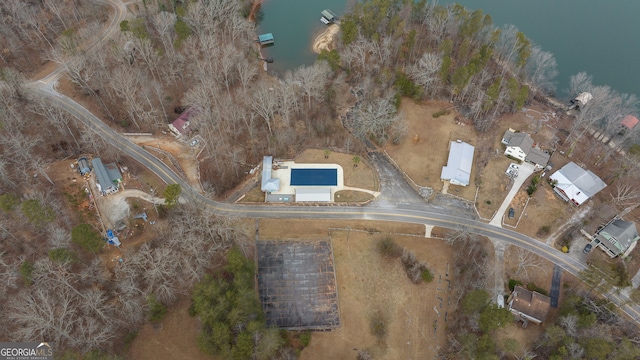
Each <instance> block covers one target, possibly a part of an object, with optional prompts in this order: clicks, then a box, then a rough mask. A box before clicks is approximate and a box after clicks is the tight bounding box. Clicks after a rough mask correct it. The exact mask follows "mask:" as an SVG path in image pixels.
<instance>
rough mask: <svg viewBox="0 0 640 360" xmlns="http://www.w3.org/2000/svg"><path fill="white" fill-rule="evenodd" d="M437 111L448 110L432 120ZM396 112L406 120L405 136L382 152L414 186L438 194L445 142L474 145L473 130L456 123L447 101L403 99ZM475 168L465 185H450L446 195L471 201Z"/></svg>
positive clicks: (445, 151)
mask: <svg viewBox="0 0 640 360" xmlns="http://www.w3.org/2000/svg"><path fill="white" fill-rule="evenodd" d="M439 111H448V114H446V115H442V116H439V117H435V118H434V117H433V114H435V113H437V112H439ZM400 112H401V113H402V114H403V116H404V118H405V119H406V121H407V125H408V131H407V136H406V137H405V139H404V140H402V141H401V142H400V143H399V144H397V145H394V144H389V145H387V146H386V147H385V150H386V151H387V153H389V155H390V156H391V157H392V158H393V159H394V160H395V161H396V163H398V165H399V166H400V168H401V169H402V170H403V171H404V172H405V173H406V174H407V175H408V176H409V177H410V178H411V179H412V180H413V181H414V182H415V183H416V184H418V185H419V186H428V187H430V188H433V189H434V190H436V191H442V187H443V182H442V181H441V180H440V173H441V172H442V167H443V166H445V165H446V164H447V159H448V157H449V142H450V141H456V140H462V141H464V142H467V143H469V144H471V145H473V146H477V140H478V135H477V133H476V131H475V130H474V129H473V127H472V126H470V125H468V124H465V123H463V122H460V121H457V120H456V112H455V109H453V105H452V104H451V103H448V102H437V101H428V102H424V103H416V102H415V101H413V100H411V99H407V98H405V99H403V100H402V103H401V104H400ZM477 151H478V150H477V149H476V152H477ZM477 167H478V166H477V164H475V163H474V165H473V167H472V169H471V172H472V174H471V183H470V184H469V186H466V187H462V186H450V187H449V193H451V194H453V195H456V196H460V197H463V198H465V199H468V200H473V199H474V196H475V191H476V185H475V181H474V178H475V172H476V171H477Z"/></svg>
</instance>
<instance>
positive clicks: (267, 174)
mask: <svg viewBox="0 0 640 360" xmlns="http://www.w3.org/2000/svg"><path fill="white" fill-rule="evenodd" d="M272 167H273V157H272V156H265V157H263V158H262V184H261V185H260V190H262V191H264V192H273V191H278V190H280V179H272V178H271V169H272Z"/></svg>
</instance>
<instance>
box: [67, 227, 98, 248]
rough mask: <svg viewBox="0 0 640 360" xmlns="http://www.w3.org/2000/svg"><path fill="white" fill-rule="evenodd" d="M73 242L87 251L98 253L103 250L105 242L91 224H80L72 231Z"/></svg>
mask: <svg viewBox="0 0 640 360" xmlns="http://www.w3.org/2000/svg"><path fill="white" fill-rule="evenodd" d="M71 241H72V242H73V243H74V244H76V245H78V246H80V247H81V248H83V249H84V250H85V251H88V252H92V253H97V252H98V251H100V249H102V246H103V245H104V241H103V239H102V236H101V235H100V233H99V232H97V231H96V230H95V229H94V228H93V227H91V225H89V224H80V225H78V226H76V227H74V228H73V230H71Z"/></svg>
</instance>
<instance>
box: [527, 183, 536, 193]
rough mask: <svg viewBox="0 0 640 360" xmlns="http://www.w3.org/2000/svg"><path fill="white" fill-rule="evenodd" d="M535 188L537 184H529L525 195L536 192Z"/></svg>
mask: <svg viewBox="0 0 640 360" xmlns="http://www.w3.org/2000/svg"><path fill="white" fill-rule="evenodd" d="M536 190H538V187H537V186H535V185H533V184H531V185H529V187H527V195H529V196H532V195H533V193H535V192H536Z"/></svg>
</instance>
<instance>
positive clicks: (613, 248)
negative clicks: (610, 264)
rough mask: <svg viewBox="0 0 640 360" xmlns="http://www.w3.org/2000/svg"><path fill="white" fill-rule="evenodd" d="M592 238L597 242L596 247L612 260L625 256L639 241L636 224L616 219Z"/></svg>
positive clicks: (639, 236)
mask: <svg viewBox="0 0 640 360" xmlns="http://www.w3.org/2000/svg"><path fill="white" fill-rule="evenodd" d="M593 237H594V238H595V239H596V240H597V241H596V242H597V245H596V246H597V247H599V248H600V249H602V251H604V252H605V253H607V255H609V256H610V257H612V258H614V257H616V256H618V255H620V254H623V256H626V255H627V254H628V253H630V252H631V250H633V248H634V247H635V244H636V242H637V241H638V240H639V239H640V235H638V229H636V224H635V223H633V222H631V221H625V220H622V219H620V218H618V217H615V218H613V219H612V220H611V221H609V223H608V224H607V225H605V226H604V227H603V228H601V229H599V230H598V231H597V232H596V234H595V235H594V236H593Z"/></svg>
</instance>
